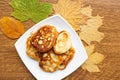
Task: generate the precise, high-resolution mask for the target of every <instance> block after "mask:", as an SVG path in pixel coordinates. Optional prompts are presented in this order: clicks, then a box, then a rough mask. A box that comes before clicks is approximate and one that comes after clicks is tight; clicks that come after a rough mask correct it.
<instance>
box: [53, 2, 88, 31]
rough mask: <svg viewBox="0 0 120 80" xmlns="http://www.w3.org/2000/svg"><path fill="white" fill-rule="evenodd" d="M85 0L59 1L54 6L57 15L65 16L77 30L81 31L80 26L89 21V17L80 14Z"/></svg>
mask: <svg viewBox="0 0 120 80" xmlns="http://www.w3.org/2000/svg"><path fill="white" fill-rule="evenodd" d="M82 2H83V0H73V1H72V0H59V1H58V3H57V4H53V8H54V11H55V14H60V15H61V16H63V17H64V18H65V19H66V20H67V21H68V22H69V23H70V24H71V25H72V27H73V28H74V29H75V30H79V29H80V28H79V26H80V24H83V23H85V22H86V20H87V16H85V15H84V14H82V13H81V12H80V10H81V5H82V4H81V3H82Z"/></svg>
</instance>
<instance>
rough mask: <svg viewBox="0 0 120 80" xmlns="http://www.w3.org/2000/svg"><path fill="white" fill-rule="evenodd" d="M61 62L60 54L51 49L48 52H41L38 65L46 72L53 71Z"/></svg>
mask: <svg viewBox="0 0 120 80" xmlns="http://www.w3.org/2000/svg"><path fill="white" fill-rule="evenodd" d="M61 63H62V58H61V56H60V55H57V54H55V53H54V51H53V50H50V51H49V52H46V53H43V55H42V56H41V57H40V62H39V66H40V67H41V68H42V69H43V70H44V71H46V72H54V71H56V70H58V68H59V66H60V64H61Z"/></svg>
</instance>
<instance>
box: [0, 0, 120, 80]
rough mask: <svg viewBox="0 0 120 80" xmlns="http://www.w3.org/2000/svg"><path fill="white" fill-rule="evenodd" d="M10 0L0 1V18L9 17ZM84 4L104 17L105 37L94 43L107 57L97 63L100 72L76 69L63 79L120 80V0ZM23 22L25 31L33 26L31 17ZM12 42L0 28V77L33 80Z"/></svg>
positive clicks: (95, 0)
mask: <svg viewBox="0 0 120 80" xmlns="http://www.w3.org/2000/svg"><path fill="white" fill-rule="evenodd" d="M46 1H52V2H54V1H56V0H46ZM9 2H10V0H0V18H2V17H3V16H10V14H11V12H12V8H11V7H10V6H9ZM84 4H85V5H91V6H92V8H93V13H94V15H97V14H99V15H101V16H104V26H102V27H101V28H100V29H99V30H100V31H101V32H103V33H104V34H105V38H104V39H103V40H102V41H101V42H100V43H99V44H97V45H96V51H98V52H100V53H103V54H104V55H105V56H106V58H105V60H104V61H103V62H102V63H101V64H99V67H100V69H101V72H100V73H89V72H87V71H83V70H82V69H81V68H78V69H77V70H76V71H75V72H73V73H72V74H71V75H69V76H67V77H66V78H64V79H63V80H120V0H86V1H85V2H84ZM23 24H24V25H25V29H26V30H27V29H29V28H30V27H32V26H33V25H34V23H33V22H32V21H30V20H29V21H27V22H24V23H23ZM15 42H16V40H11V39H8V38H7V37H6V36H4V35H3V33H2V32H1V31H0V80H35V78H34V77H33V76H32V74H31V73H30V72H29V71H28V70H27V68H26V67H25V66H24V64H23V62H22V61H21V59H20V58H19V56H18V54H17V52H16V50H15V47H14V43H15ZM46 77H47V76H46ZM41 80H43V79H41Z"/></svg>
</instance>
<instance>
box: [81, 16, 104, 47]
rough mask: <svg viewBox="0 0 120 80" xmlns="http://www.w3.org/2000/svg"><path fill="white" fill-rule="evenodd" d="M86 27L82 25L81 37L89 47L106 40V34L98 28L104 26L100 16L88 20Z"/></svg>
mask: <svg viewBox="0 0 120 80" xmlns="http://www.w3.org/2000/svg"><path fill="white" fill-rule="evenodd" d="M86 23H87V24H86V25H81V26H80V28H81V32H80V33H79V36H80V38H81V39H82V40H84V41H85V42H86V43H87V44H88V45H90V44H91V42H92V41H97V42H100V41H101V40H102V39H103V38H104V34H103V33H102V32H99V31H98V28H99V27H100V26H101V25H102V19H101V17H99V16H95V17H92V18H90V19H88V20H87V22H86Z"/></svg>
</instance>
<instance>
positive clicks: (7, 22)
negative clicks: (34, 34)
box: [0, 17, 24, 39]
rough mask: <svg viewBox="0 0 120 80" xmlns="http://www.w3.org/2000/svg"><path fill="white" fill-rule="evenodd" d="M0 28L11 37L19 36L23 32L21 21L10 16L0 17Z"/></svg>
mask: <svg viewBox="0 0 120 80" xmlns="http://www.w3.org/2000/svg"><path fill="white" fill-rule="evenodd" d="M0 28H1V30H2V32H3V33H4V34H5V35H6V36H7V37H9V38H11V39H15V38H19V37H20V36H21V35H22V34H23V33H24V26H23V25H22V23H21V22H19V21H18V20H15V19H14V18H12V17H3V18H2V19H0Z"/></svg>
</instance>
